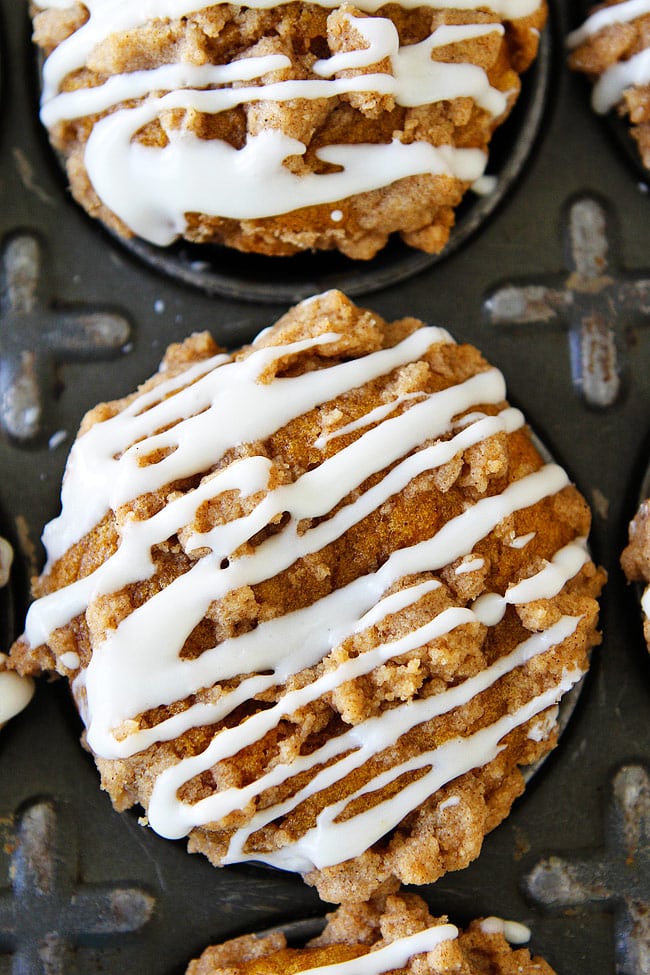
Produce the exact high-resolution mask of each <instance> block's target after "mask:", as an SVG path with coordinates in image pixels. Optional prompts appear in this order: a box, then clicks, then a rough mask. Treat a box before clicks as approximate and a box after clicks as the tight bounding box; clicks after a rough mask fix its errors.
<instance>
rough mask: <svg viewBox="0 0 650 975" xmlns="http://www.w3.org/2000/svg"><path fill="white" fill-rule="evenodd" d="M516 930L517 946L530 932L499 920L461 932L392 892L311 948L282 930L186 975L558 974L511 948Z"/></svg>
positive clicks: (340, 922)
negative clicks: (290, 940) (291, 943)
mask: <svg viewBox="0 0 650 975" xmlns="http://www.w3.org/2000/svg"><path fill="white" fill-rule="evenodd" d="M511 932H512V933H514V934H515V936H516V940H517V943H519V941H520V939H526V940H527V936H528V935H529V934H530V932H528V931H527V930H526V929H525V928H524V927H523V925H519V924H513V923H511V922H503V921H500V920H499V919H498V918H484V919H483V920H479V921H473V922H472V924H471V925H470V926H469V927H468V928H467V930H466V931H459V930H458V928H457V927H456V926H455V925H453V924H449V923H448V921H447V919H446V918H444V917H442V918H434V917H432V916H431V914H430V913H429V910H428V908H427V905H426V904H425V902H424V901H423V900H422V898H420V897H417V896H416V895H413V894H402V895H400V896H396V895H393V896H390V897H387V898H385V899H383V898H382V899H378V900H376V901H372V902H370V903H368V904H352V905H343V906H341V907H339V908H338V909H337V910H336V911H334V913H332V914H330V915H329V917H328V919H327V926H326V927H325V930H324V931H323V933H322V934H321V935H320V936H319V937H317V938H314V939H313V940H312V941H311V942H309V944H308V945H307V946H305V947H304V948H300V947H298V948H294V947H287V943H286V939H285V937H284V935H283V934H282V932H281V931H277V932H272V933H270V934H267V935H263V936H260V937H255V936H252V935H244V936H243V937H240V938H234V939H233V940H231V941H227V942H225V943H224V944H221V945H214V946H212V947H210V948H206V950H205V951H204V952H203V954H202V955H201V957H200V958H197V959H196V960H194V961H192V962H190V965H189V967H188V969H187V973H186V975H288V973H296V975H297V973H299V972H313V971H315V972H321V971H323V966H329V965H337V966H343V967H340V968H339V967H337V968H336V969H333V971H336V972H337V973H338V975H363V973H365V975H370V973H372V975H380V973H385V975H390V973H395V975H488V973H489V975H553V971H552V969H551V968H550V966H549V965H548V964H547V963H546V962H545V961H544V960H543V959H542V958H539V957H536V958H531V956H530V953H529V951H528V950H527V949H526V948H511V947H510V945H509V944H508V941H507V940H506V937H504V933H505V935H508V936H511ZM362 959H363V961H362ZM327 971H328V972H329V971H330V969H329V968H328V969H327Z"/></svg>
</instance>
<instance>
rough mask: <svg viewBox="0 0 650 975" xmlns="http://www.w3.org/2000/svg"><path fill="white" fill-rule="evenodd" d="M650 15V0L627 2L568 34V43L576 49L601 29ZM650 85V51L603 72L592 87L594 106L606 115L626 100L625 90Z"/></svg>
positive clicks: (596, 14) (596, 13)
mask: <svg viewBox="0 0 650 975" xmlns="http://www.w3.org/2000/svg"><path fill="white" fill-rule="evenodd" d="M648 14H650V0H627V2H623V3H617V4H612V5H611V6H608V7H604V8H602V9H600V10H597V11H596V12H595V13H593V14H592V15H591V16H590V17H588V18H587V20H586V21H585V23H584V24H583V25H582V26H581V27H579V28H578V30H575V31H573V32H572V33H571V34H569V36H568V38H567V44H568V46H569V48H575V47H577V46H578V45H579V44H584V43H585V42H586V41H588V40H589V39H590V38H591V37H593V36H594V35H595V34H597V33H598V32H599V31H600V30H603V29H605V28H607V27H611V26H612V25H613V24H624V23H629V22H630V21H632V20H634V19H636V18H637V17H643V16H647V15H648ZM648 83H650V50H649V49H647V48H646V49H645V50H643V51H639V53H638V54H635V55H633V56H632V57H630V58H628V59H627V60H625V61H619V62H617V63H616V64H613V65H612V66H611V67H610V68H608V69H607V70H606V71H604V72H603V74H602V75H601V76H600V78H599V79H598V81H597V82H596V83H595V85H594V87H593V92H592V96H591V104H592V106H593V109H594V111H595V112H598V114H600V115H604V114H605V113H606V112H609V111H610V109H612V108H613V107H614V106H615V105H616V104H617V103H618V102H619V101H620V100H621V98H622V97H623V93H624V92H625V91H626V89H628V88H631V87H634V86H638V87H641V86H643V85H647V84H648Z"/></svg>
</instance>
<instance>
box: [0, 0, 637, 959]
mask: <svg viewBox="0 0 650 975" xmlns="http://www.w3.org/2000/svg"><path fill="white" fill-rule="evenodd" d="M584 13H585V8H583V7H582V5H581V4H580V5H576V4H571V3H569V0H556V2H554V3H552V11H551V20H550V24H549V28H548V30H547V32H546V36H545V40H544V46H543V49H542V50H543V56H542V59H541V61H540V62H539V63H538V66H537V68H535V69H534V70H533V72H532V73H531V74H530V75H529V76H528V77H527V78H526V81H525V85H526V89H525V94H524V97H523V100H522V103H521V107H520V110H518V114H517V115H516V116H515V117H514V118H513V120H512V122H513V124H512V125H510V124H509V125H508V126H507V127H506V128H504V129H503V131H502V133H501V134H500V136H499V142H498V143H497V146H496V154H495V157H494V161H493V166H495V167H496V168H497V170H498V175H499V176H500V178H501V183H500V184H499V189H498V190H497V195H496V196H495V197H494V198H493V199H492V200H489V201H485V200H484V201H481V200H474V201H472V200H469V201H468V203H467V205H466V207H465V209H464V210H463V212H462V213H461V214H460V218H459V225H458V230H457V232H456V233H455V236H454V238H453V240H452V244H451V246H450V248H449V249H448V251H447V252H446V253H445V254H444V255H443V256H442V257H440V258H437V259H434V260H431V259H430V258H426V257H425V256H422V255H419V254H417V253H416V254H412V253H410V252H405V250H404V249H402V248H401V247H396V246H395V247H394V246H391V248H389V249H388V250H387V251H386V253H385V254H383V255H382V256H381V257H380V258H379V259H378V260H377V261H375V262H370V264H365V263H364V264H358V265H357V264H354V263H351V262H345V261H343V262H342V264H341V262H340V260H339V259H336V258H334V259H332V256H331V255H330V256H329V257H327V258H326V259H325V260H324V261H323V262H322V263H321V262H320V261H318V260H316V259H313V258H312V257H309V258H306V259H304V260H302V261H300V260H299V261H282V260H279V261H278V262H277V263H275V262H271V263H269V264H268V265H267V262H265V261H262V264H263V265H264V267H263V268H262V264H259V263H258V262H256V261H255V260H254V259H251V260H248V259H244V258H243V257H242V258H241V259H240V258H239V257H238V256H237V255H233V254H229V255H228V256H227V259H226V258H224V257H223V255H219V257H218V259H217V257H216V255H215V256H212V257H209V258H206V259H204V258H200V259H198V260H199V261H200V263H199V264H197V263H196V260H197V257H196V255H195V254H194V253H191V254H190V253H185V254H182V255H180V256H179V255H178V254H172V253H169V254H165V255H158V254H156V256H155V258H153V257H152V256H151V254H146V253H143V248H142V247H140V246H139V245H135V246H133V247H132V248H131V249H129V248H127V247H125V246H124V245H123V244H122V243H120V242H119V241H116V240H115V239H114V238H113V237H111V235H110V234H108V233H107V232H106V231H104V230H102V229H101V228H100V227H99V226H98V225H96V224H95V223H94V222H92V221H91V220H90V219H89V218H88V217H86V215H85V214H84V213H82V212H81V211H80V210H79V208H78V207H77V206H76V205H75V204H74V202H73V201H72V200H71V198H70V196H69V193H68V190H67V188H66V185H65V180H64V178H63V175H62V173H61V171H60V168H59V166H58V163H57V161H56V159H55V157H54V155H53V153H52V152H51V150H50V148H49V146H48V143H47V139H46V137H45V135H44V133H43V132H42V130H41V128H40V125H39V122H38V113H37V102H38V78H37V66H36V59H35V56H34V54H33V51H32V49H31V45H30V25H29V19H28V12H27V4H23V3H22V2H20V0H0V63H1V69H2V79H1V85H0V108H1V114H0V277H1V278H2V286H1V290H0V425H1V428H2V430H1V437H0V474H1V476H0V532H1V533H2V534H3V535H6V536H7V537H8V538H9V539H10V540H11V542H12V543H13V544H14V547H15V550H16V559H15V564H14V568H13V571H12V577H11V581H10V584H9V586H8V587H7V588H5V589H4V590H3V591H2V592H1V593H0V614H1V617H0V636H1V638H2V645H1V646H0V650H6V649H7V648H8V645H9V643H10V641H11V639H12V638H13V637H14V636H15V635H17V634H18V633H19V632H20V629H21V626H22V620H23V617H24V613H25V609H26V606H27V604H28V601H29V590H28V580H29V576H30V575H31V574H32V573H33V572H34V571H37V570H38V568H39V567H40V565H41V561H42V558H43V553H42V551H41V548H40V543H39V537H40V532H41V530H42V527H43V524H44V523H45V521H47V520H48V519H49V518H51V517H53V516H54V515H55V514H57V512H58V493H59V484H60V478H61V475H62V471H63V467H64V463H65V458H66V455H67V450H68V448H69V445H70V442H71V439H72V437H73V436H74V433H75V431H76V429H77V427H78V425H79V422H80V420H81V417H82V415H83V413H84V412H85V411H86V410H87V409H88V408H90V407H91V406H93V405H94V404H95V403H96V402H98V401H100V400H104V399H112V398H115V397H117V396H120V395H122V394H124V393H126V392H128V391H129V390H131V389H132V388H134V387H135V386H136V385H137V384H138V383H139V382H141V381H142V380H143V379H144V378H146V377H147V376H148V375H150V374H151V373H152V372H153V371H154V370H155V368H156V366H157V364H158V361H159V359H160V357H161V355H162V352H163V350H164V348H165V347H166V346H167V345H168V344H169V342H171V341H176V340H179V339H181V338H182V337H184V336H185V335H187V334H189V333H190V332H192V331H196V330H201V329H209V330H210V331H212V332H213V334H214V335H215V337H216V338H217V340H218V341H219V342H220V343H222V344H223V345H224V346H226V347H232V346H235V345H238V344H239V343H241V342H242V341H246V340H248V339H250V338H251V337H252V336H253V335H254V334H255V333H256V332H257V331H258V330H259V329H260V328H262V327H264V326H266V325H268V324H270V323H271V322H272V321H273V320H275V318H276V317H277V316H278V315H279V314H280V313H281V312H282V311H283V310H284V309H285V308H286V307H288V306H289V304H291V303H292V302H293V300H294V299H295V298H297V297H300V296H302V295H305V294H309V293H312V292H315V291H318V290H322V289H323V288H326V287H331V286H337V287H343V289H344V290H346V291H348V293H349V294H350V295H351V296H353V297H354V298H355V300H357V301H358V302H360V303H361V304H366V305H368V306H369V307H372V308H373V309H375V310H376V311H378V312H379V313H380V314H382V315H384V316H385V317H387V318H395V317H399V316H401V315H405V314H408V315H414V316H418V317H420V318H422V319H423V320H425V321H428V322H430V323H433V324H441V325H444V326H445V327H447V328H448V329H449V330H450V331H451V332H452V333H453V334H454V335H455V337H456V338H457V339H458V340H459V341H470V342H472V343H474V344H475V345H477V346H478V347H479V348H480V349H481V350H482V351H483V352H484V353H485V355H486V357H487V358H488V359H490V361H492V362H493V363H494V364H495V365H497V366H499V367H500V368H501V369H502V370H503V372H504V374H505V376H506V380H507V383H508V388H509V395H510V399H511V401H512V402H513V403H514V404H516V405H517V406H520V407H521V408H522V409H523V410H524V411H525V413H526V416H527V417H528V419H529V421H530V423H531V426H532V427H533V428H534V429H535V430H536V432H537V433H538V434H539V436H540V437H541V439H542V441H543V442H544V443H545V444H546V445H547V446H548V448H549V449H550V451H551V452H552V454H553V455H554V456H555V457H556V458H557V459H558V460H559V461H560V462H561V463H563V464H564V465H565V466H566V467H567V469H568V470H569V472H570V474H571V476H572V477H573V478H574V480H575V481H576V483H577V484H578V486H579V487H580V489H581V490H582V491H583V493H584V494H585V495H586V497H587V498H588V500H589V501H590V503H591V505H592V508H593V512H594V526H593V533H592V539H591V544H592V550H593V552H594V556H595V558H596V559H597V560H598V561H599V562H600V563H601V564H602V565H604V566H605V567H606V569H607V571H608V573H609V582H608V585H607V588H606V591H605V595H604V598H603V600H602V630H603V634H604V638H603V643H602V646H601V647H600V648H598V649H597V650H596V651H595V652H594V655H593V664H592V670H591V672H590V674H589V676H588V678H587V680H586V682H585V686H584V688H583V691H582V694H581V696H580V698H579V700H578V703H577V705H576V707H575V710H574V713H573V715H572V716H571V720H570V722H569V724H568V727H567V728H566V730H565V732H564V734H563V737H562V740H561V742H560V745H559V747H558V748H557V750H556V751H555V752H554V753H553V755H552V756H551V757H550V758H549V759H548V760H547V761H546V762H545V763H544V765H543V767H542V768H541V769H540V770H538V771H537V773H536V774H535V776H534V777H533V779H532V780H531V781H530V783H529V785H528V788H527V791H526V794H525V795H524V796H523V797H522V798H521V799H520V800H519V801H518V802H517V803H516V805H515V807H514V809H513V812H512V814H511V816H510V817H509V819H508V820H507V821H506V822H505V823H503V824H502V825H501V826H500V827H498V828H497V829H496V830H495V831H494V832H493V833H492V834H491V835H490V836H488V837H487V839H486V841H485V844H484V848H483V852H482V854H481V856H480V857H479V859H478V860H477V861H475V862H474V863H473V864H472V865H471V866H470V867H469V868H467V869H466V870H464V871H461V872H458V873H452V874H449V875H447V876H446V877H444V878H443V879H442V880H440V881H439V882H438V883H437V884H434V885H431V886H429V887H426V888H424V889H423V890H422V891H421V893H422V894H423V896H424V897H425V898H426V899H427V901H428V902H429V903H430V905H431V907H432V909H433V910H434V911H436V912H439V913H446V914H449V915H450V916H451V918H452V919H453V920H454V921H456V922H458V923H460V924H464V923H466V922H467V921H469V920H470V919H471V918H472V917H475V916H480V915H486V914H495V915H499V916H501V917H506V918H511V919H514V920H518V921H521V922H523V923H525V924H527V925H528V926H529V927H530V929H531V931H532V940H531V946H530V947H531V949H532V950H533V951H534V952H538V953H540V954H542V955H543V956H544V957H546V958H547V959H548V961H549V962H550V963H551V964H552V965H553V967H554V968H555V969H556V970H557V972H558V973H560V975H578V973H583V972H589V973H590V975H612V973H617V975H644V973H649V972H650V921H649V918H650V657H649V655H648V653H647V650H646V648H645V645H644V642H643V637H642V630H641V617H640V609H639V594H638V591H637V589H636V588H635V587H633V586H627V585H626V583H625V580H624V578H623V576H622V573H621V571H620V568H619V565H618V559H619V555H620V551H621V550H622V548H623V546H624V545H625V543H626V537H627V524H628V521H629V519H630V518H631V517H632V515H633V513H634V511H635V509H636V505H637V502H638V499H639V496H640V493H641V486H642V483H643V480H644V477H645V475H646V470H647V467H648V460H647V459H648V456H649V449H650V383H649V382H648V369H649V366H650V194H649V190H648V185H647V183H646V180H645V174H644V173H643V171H642V170H640V168H639V167H638V165H636V164H634V163H633V162H631V161H630V158H629V156H628V154H627V152H626V151H624V150H623V149H622V148H621V139H622V140H623V141H624V140H625V138H626V135H625V133H621V131H620V126H619V127H618V129H617V131H616V133H613V132H612V129H611V126H610V125H609V124H608V123H605V122H604V121H603V120H602V119H599V118H597V117H596V116H594V115H592V113H591V110H590V108H589V89H588V86H587V84H586V82H585V81H584V79H583V78H580V77H577V76H573V75H571V73H570V72H569V71H568V69H567V68H566V64H565V53H564V49H563V38H564V37H565V36H566V33H567V32H568V31H569V30H570V29H572V28H574V27H576V26H577V25H578V23H579V22H580V20H581V19H582V18H583V16H584ZM648 178H649V180H650V176H649V177H648ZM482 206H483V207H485V208H486V212H482V210H481V207H482ZM337 261H338V263H337ZM174 262H176V265H177V266H176V267H170V263H172V264H173V263H174ZM188 268H189V271H188ZM189 272H191V273H189ZM210 275H212V277H210ZM366 295H367V296H368V297H367V298H366ZM80 730H81V729H80V723H79V720H78V718H77V716H76V714H75V712H74V710H73V708H72V705H71V703H70V700H69V698H68V693H67V690H66V688H65V686H64V685H63V683H54V684H48V683H45V682H41V683H40V684H39V687H38V689H37V692H36V695H35V698H34V700H33V701H32V703H31V704H30V706H29V707H28V708H27V710H26V711H24V712H23V713H22V714H21V715H20V716H19V717H17V718H16V719H15V720H14V721H13V722H11V723H10V724H9V725H8V726H7V727H6V728H5V729H4V730H3V731H2V732H1V733H0V836H1V838H2V841H3V842H2V844H1V846H0V975H5V973H6V975H9V973H12V975H17V973H20V975H45V973H48V975H50V973H61V975H73V973H76V975H99V973H106V972H109V973H116V972H118V971H120V970H124V971H128V972H133V973H135V972H137V973H138V975H181V973H183V972H184V970H185V967H186V965H187V963H188V961H189V959H190V958H192V957H194V956H196V955H198V954H199V953H200V952H201V951H202V949H203V948H204V947H205V946H206V945H207V944H209V943H210V942H212V941H215V940H222V939H224V938H227V937H231V936H235V935H239V934H242V933H244V932H249V931H259V930H264V929H267V928H271V927H275V926H278V925H289V926H290V930H294V927H295V923H296V922H298V921H305V922H307V923H308V924H309V923H311V922H312V921H314V922H315V919H317V918H320V917H321V916H322V915H323V913H324V912H325V911H326V910H327V909H328V907H327V906H326V905H323V904H321V903H320V902H319V900H318V897H317V896H316V894H315V892H314V891H313V890H312V889H310V888H308V887H306V886H305V885H304V884H303V882H302V881H301V880H300V878H298V877H294V876H292V875H290V874H285V873H280V872H276V871H272V870H267V869H261V868H256V867H253V866H242V867H229V868H226V869H223V870H215V869H214V868H212V867H210V865H209V864H208V863H207V861H205V860H204V859H203V858H201V857H198V856H190V855H188V854H187V852H186V851H185V847H184V844H183V843H172V842H168V841H164V840H162V839H160V838H159V837H157V836H156V835H155V834H154V833H153V832H151V831H150V830H148V829H146V828H143V827H142V826H140V825H139V824H138V814H137V812H129V813H125V814H122V815H119V814H117V813H115V812H113V810H112V809H111V807H110V803H109V801H108V799H107V797H106V796H105V795H104V794H102V793H101V792H100V790H99V787H98V781H97V773H96V771H95V768H94V765H93V763H92V761H91V759H90V758H89V756H88V755H87V754H86V753H85V752H84V751H83V750H82V749H81V748H80V746H79V741H78V738H79V734H80ZM360 975H362V973H360Z"/></svg>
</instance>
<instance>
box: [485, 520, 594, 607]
mask: <svg viewBox="0 0 650 975" xmlns="http://www.w3.org/2000/svg"><path fill="white" fill-rule="evenodd" d="M588 561H589V552H588V550H587V540H586V539H585V538H578V539H576V540H575V541H573V542H570V543H569V544H568V545H565V547H564V548H562V549H560V551H559V552H556V553H555V555H554V556H553V559H552V560H551V561H550V562H546V564H545V565H544V568H542V569H540V571H539V572H537V573H536V574H535V575H534V576H531V577H530V578H528V579H522V581H521V582H518V583H517V584H516V585H510V586H508V588H507V589H506V591H505V593H504V595H503V596H500V595H498V593H483V595H481V596H479V598H478V599H477V600H475V602H474V605H473V607H472V608H473V610H474V613H475V614H476V615H477V617H478V618H479V619H480V620H481V621H482V622H483V623H485V625H486V626H495V625H496V624H497V623H498V622H499V620H501V619H502V618H503V615H504V613H505V611H506V607H507V606H509V605H510V606H514V605H516V604H517V603H529V602H533V601H534V600H536V599H552V598H553V596H557V594H558V593H559V592H560V590H561V589H562V587H563V586H564V584H565V583H566V582H567V581H568V580H569V579H572V578H573V576H574V575H576V574H577V573H578V572H579V571H580V569H581V568H582V566H583V565H586V563H587V562H588Z"/></svg>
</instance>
